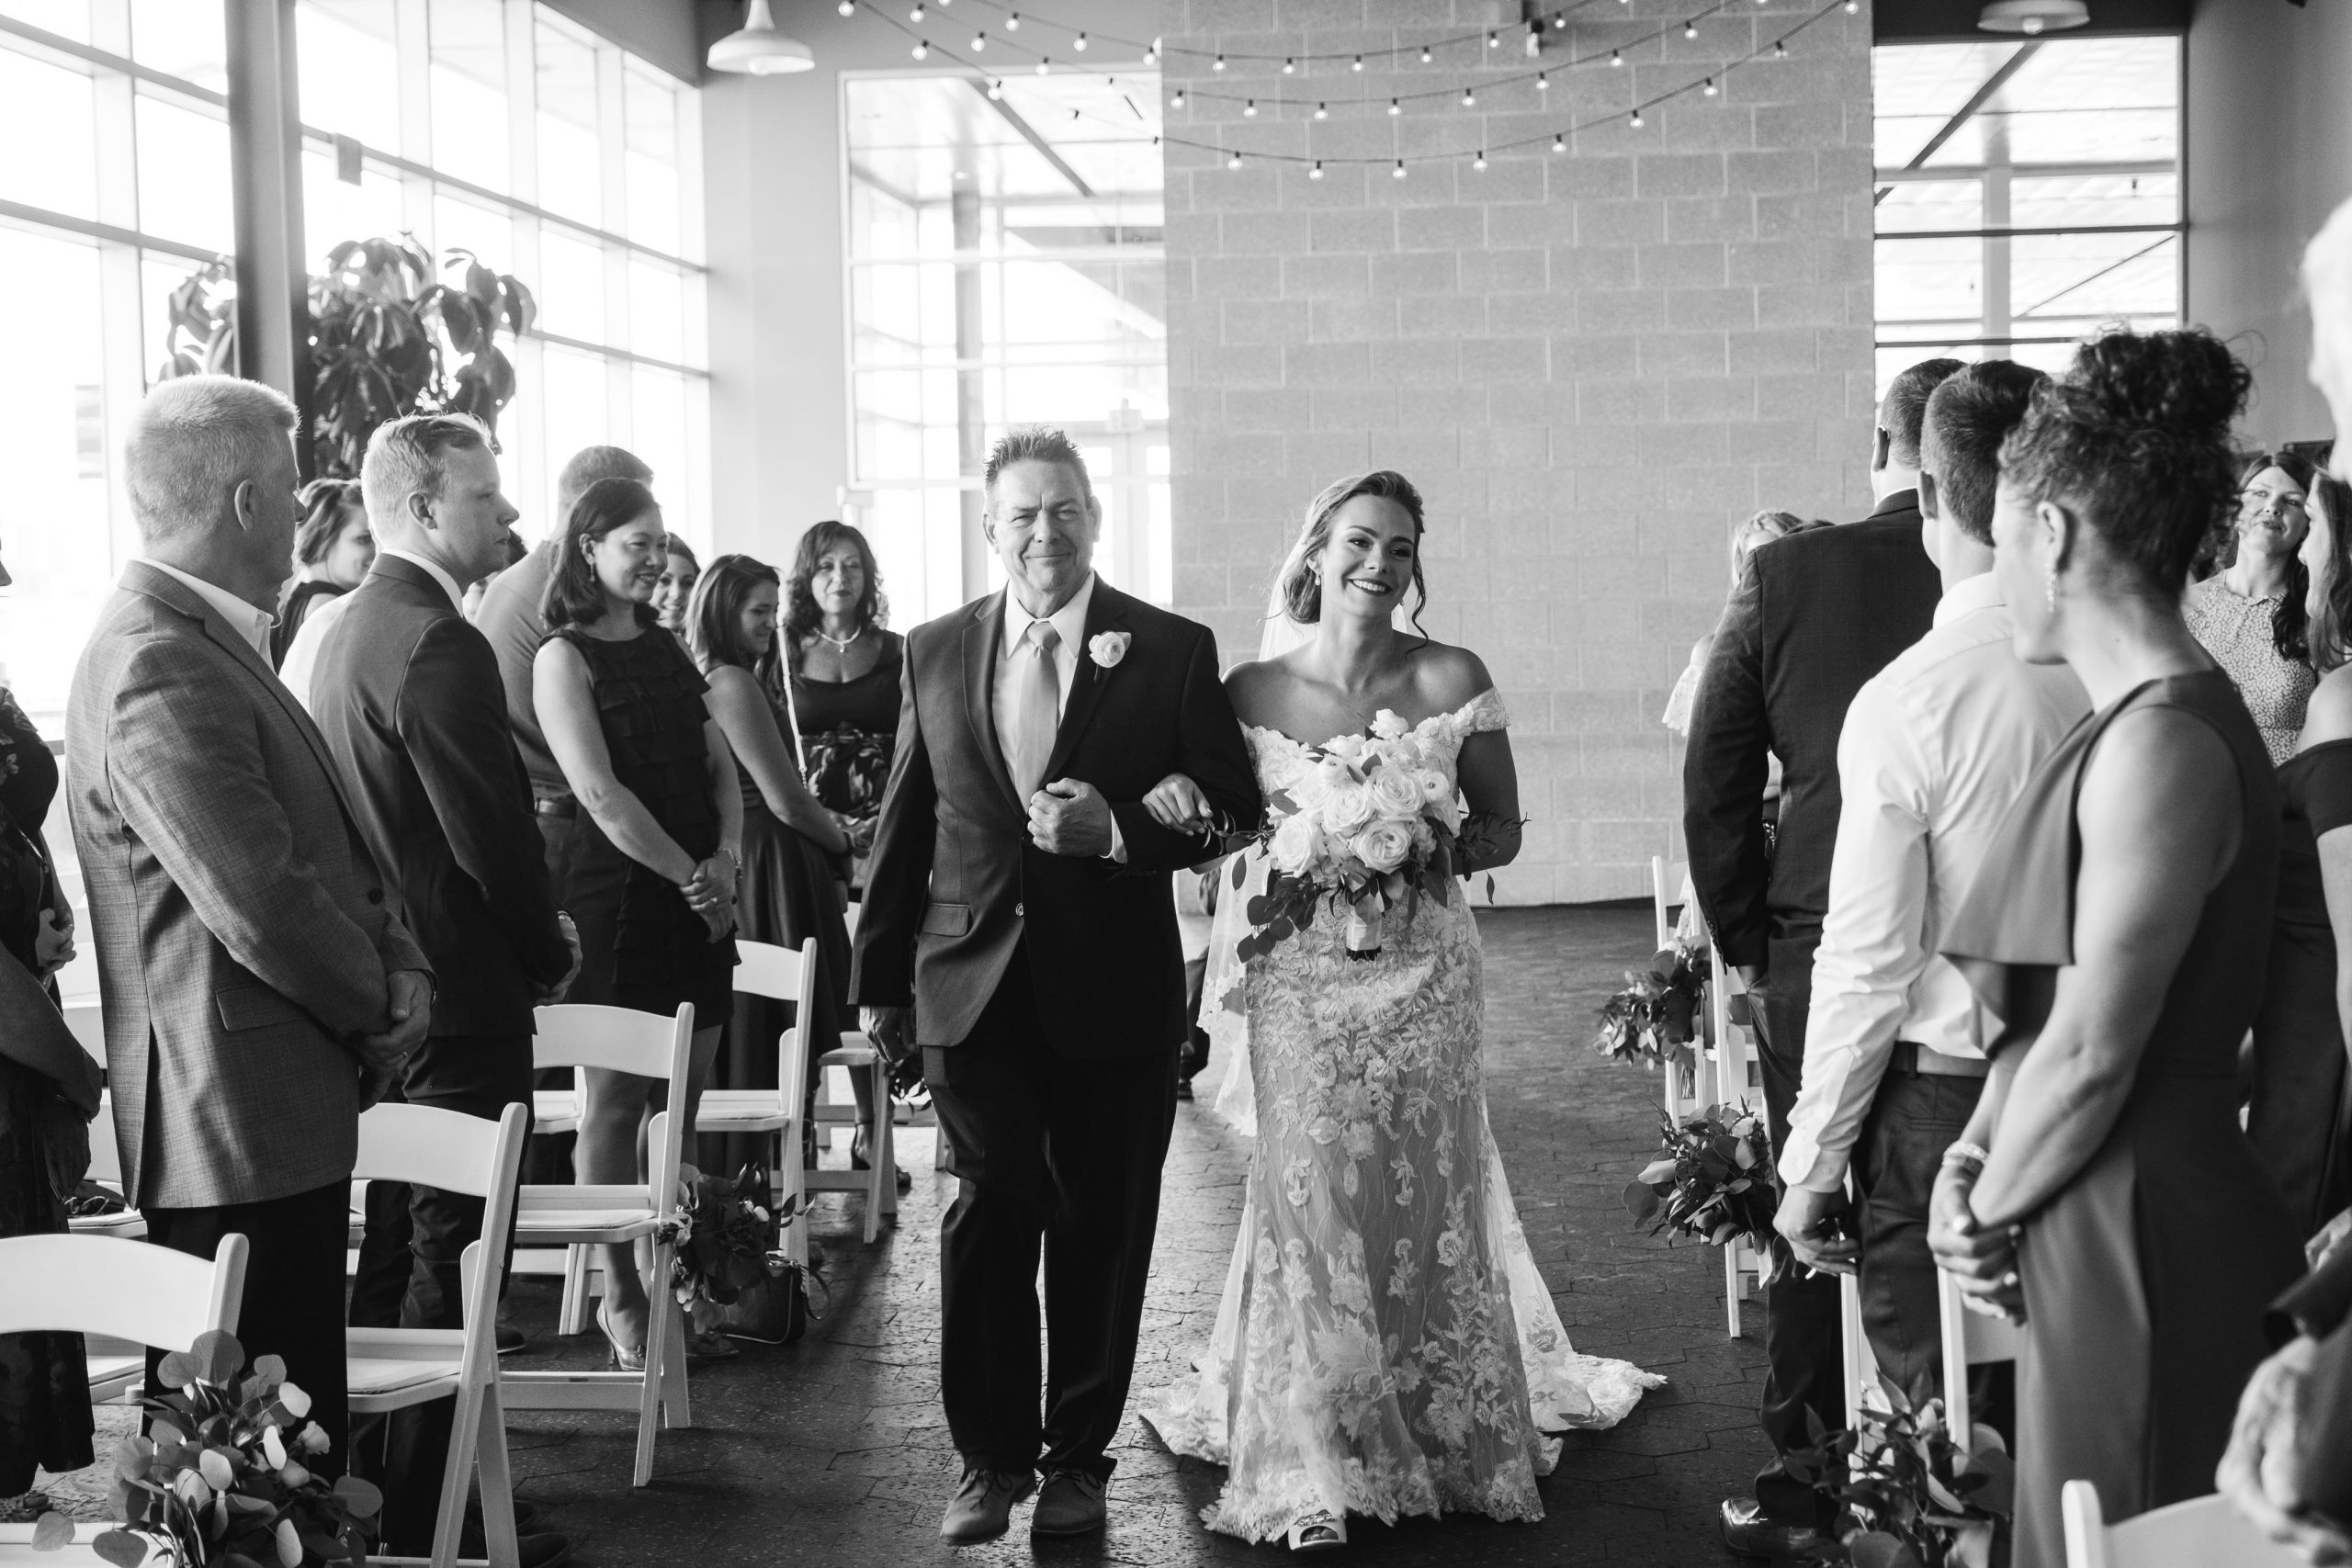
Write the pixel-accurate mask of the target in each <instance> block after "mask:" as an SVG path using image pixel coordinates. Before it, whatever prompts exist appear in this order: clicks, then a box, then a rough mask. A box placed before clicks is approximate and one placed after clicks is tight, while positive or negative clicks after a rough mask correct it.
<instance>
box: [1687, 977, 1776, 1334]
mask: <svg viewBox="0 0 2352 1568" xmlns="http://www.w3.org/2000/svg"><path fill="white" fill-rule="evenodd" d="M1738 985H1739V976H1738V975H1737V974H1736V972H1734V971H1733V970H1732V969H1731V968H1730V967H1729V966H1728V965H1726V964H1724V955H1723V952H1722V950H1721V949H1720V948H1718V947H1717V946H1716V945H1715V944H1714V942H1712V941H1711V942H1708V943H1707V1007H1708V1011H1709V1013H1710V1015H1711V1017H1712V1018H1713V1022H1714V1027H1715V1046H1714V1060H1713V1067H1714V1093H1715V1103H1716V1104H1718V1105H1721V1106H1724V1107H1726V1108H1727V1109H1729V1110H1733V1111H1736V1110H1737V1109H1738V1108H1739V1107H1741V1106H1743V1105H1747V1106H1752V1107H1754V1108H1755V1109H1756V1110H1758V1111H1761V1110H1762V1109H1763V1095H1762V1094H1761V1092H1758V1094H1757V1095H1756V1097H1755V1098H1754V1099H1753V1100H1750V1099H1749V1098H1748V1075H1747V1064H1748V1061H1749V1059H1750V1058H1749V1052H1748V1048H1747V1032H1746V1026H1745V1025H1740V1024H1735V1023H1733V1022H1732V1021H1731V998H1732V995H1733V992H1734V989H1735V987H1738ZM1703 1098H1704V1095H1703V1091H1702V1099H1703ZM1763 1278H1764V1258H1763V1255H1762V1254H1760V1253H1758V1251H1757V1250H1756V1247H1755V1244H1754V1243H1752V1242H1750V1241H1749V1240H1748V1239H1747V1237H1746V1236H1735V1237H1733V1238H1732V1240H1731V1242H1730V1244H1729V1245H1727V1246H1726V1247H1724V1330H1725V1332H1726V1333H1728V1334H1729V1335H1730V1336H1731V1337H1733V1338H1734V1339H1736V1338H1738V1337H1739V1335H1740V1328H1739V1303H1740V1301H1741V1299H1742V1298H1743V1297H1745V1296H1749V1295H1753V1294H1754V1293H1755V1292H1756V1290H1757V1289H1758V1286H1759V1285H1760V1284H1761V1282H1762V1280H1763Z"/></svg>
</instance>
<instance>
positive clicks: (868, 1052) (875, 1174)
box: [809, 904, 947, 1241]
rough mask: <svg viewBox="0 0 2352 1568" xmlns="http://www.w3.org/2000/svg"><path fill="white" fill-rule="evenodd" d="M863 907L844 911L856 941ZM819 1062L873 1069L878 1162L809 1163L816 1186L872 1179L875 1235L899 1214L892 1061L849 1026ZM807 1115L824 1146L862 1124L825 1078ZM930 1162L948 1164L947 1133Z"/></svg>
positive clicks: (848, 1185) (847, 1187)
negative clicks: (852, 1165) (861, 1167)
mask: <svg viewBox="0 0 2352 1568" xmlns="http://www.w3.org/2000/svg"><path fill="white" fill-rule="evenodd" d="M860 908H863V906H862V905H857V904H852V905H851V906H850V907H849V908H846V909H844V910H842V926H843V927H845V928H846V929H847V930H848V931H849V935H850V940H851V941H852V942H855V941H856V940H857V912H858V910H859V909H860ZM817 1066H818V1067H819V1068H820V1070H822V1069H825V1068H831V1067H840V1068H842V1070H843V1071H845V1072H851V1073H866V1074H870V1075H871V1076H872V1077H873V1080H874V1110H875V1116H874V1120H875V1123H876V1125H875V1129H874V1145H875V1147H874V1168H873V1169H872V1170H870V1171H854V1172H851V1173H850V1174H848V1175H846V1176H844V1175H843V1174H842V1172H840V1171H838V1170H831V1171H821V1172H820V1171H819V1170H818V1169H817V1168H816V1167H815V1166H813V1165H812V1166H810V1167H809V1174H810V1175H811V1176H812V1177H821V1178H822V1179H821V1180H812V1181H811V1182H810V1183H809V1190H811V1191H814V1192H826V1191H850V1192H855V1191H860V1190H864V1189H865V1188H866V1187H867V1186H869V1185H871V1186H872V1187H873V1188H874V1189H875V1190H876V1191H878V1192H880V1193H881V1201H880V1202H879V1203H869V1204H868V1205H867V1206H866V1211H865V1212H866V1225H865V1239H866V1240H868V1241H872V1240H873V1239H874V1237H875V1235H876V1234H877V1232H876V1224H875V1217H876V1215H877V1214H895V1213H898V1212H899V1150H898V1137H897V1134H895V1133H894V1132H893V1131H892V1129H893V1128H894V1127H896V1126H897V1124H898V1119H899V1115H900V1114H901V1111H900V1109H899V1106H897V1105H896V1104H894V1103H893V1102H892V1100H891V1099H890V1061H889V1058H888V1057H887V1056H885V1055H882V1048H881V1047H880V1046H878V1045H876V1044H875V1043H874V1042H873V1041H871V1040H869V1039H867V1038H866V1037H865V1031H863V1030H851V1029H844V1030H842V1043H841V1048H840V1049H839V1050H835V1051H828V1052H826V1053H825V1054H824V1055H821V1056H820V1057H818V1058H817ZM809 1121H810V1122H814V1123H815V1124H816V1128H817V1138H818V1142H819V1146H820V1148H821V1147H822V1146H823V1144H824V1141H825V1140H827V1139H829V1138H831V1136H832V1132H831V1129H832V1128H834V1127H840V1126H844V1125H846V1126H851V1127H854V1126H855V1125H856V1124H857V1105H856V1102H855V1101H854V1100H851V1101H849V1102H847V1103H844V1102H842V1101H841V1100H835V1099H833V1098H832V1094H831V1082H830V1081H829V1080H828V1081H822V1082H820V1084H819V1086H818V1089H817V1102H816V1104H815V1105H814V1106H812V1107H811V1108H810V1111H809ZM885 1158H888V1160H889V1162H890V1170H889V1174H888V1179H884V1176H883V1172H882V1162H883V1160H884V1159H885ZM931 1168H932V1169H933V1170H944V1169H946V1168H947V1140H946V1138H945V1137H944V1136H942V1137H941V1138H940V1139H939V1141H938V1143H937V1145H935V1146H934V1147H933V1150H932V1158H931Z"/></svg>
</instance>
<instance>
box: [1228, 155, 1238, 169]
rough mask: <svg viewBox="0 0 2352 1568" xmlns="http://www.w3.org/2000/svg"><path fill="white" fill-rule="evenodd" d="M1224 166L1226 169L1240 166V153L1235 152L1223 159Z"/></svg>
mask: <svg viewBox="0 0 2352 1568" xmlns="http://www.w3.org/2000/svg"><path fill="white" fill-rule="evenodd" d="M1225 166H1226V167H1227V168H1228V169H1238V168H1239V167H1240V166H1241V154H1240V153H1238V152H1236V153H1235V154H1234V155H1233V156H1232V157H1230V158H1227V160H1226V161H1225Z"/></svg>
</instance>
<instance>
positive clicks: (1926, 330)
mask: <svg viewBox="0 0 2352 1568" xmlns="http://www.w3.org/2000/svg"><path fill="white" fill-rule="evenodd" d="M1871 74H1872V77H1873V79H1874V87H1875V90H1876V93H1877V101H1878V112H1877V153H1876V158H1877V165H1878V175H1877V183H1876V187H1875V195H1876V197H1877V225H1876V229H1877V236H1878V238H1877V251H1878V266H1877V273H1878V289H1877V293H1878V380H1879V384H1880V386H1881V387H1882V388H1883V386H1884V385H1885V384H1886V382H1887V380H1888V379H1889V378H1891V377H1892V376H1893V375H1894V372H1896V371H1897V370H1900V369H1901V368H1902V367H1905V366H1906V365H1909V364H1913V363H1915V362H1917V361H1918V360H1920V359H1923V358H1927V357H1928V356H1930V355H1952V356H1953V357H1955V358H1960V359H1971V360H1973V359H1982V358H2011V359H2017V360H2020V361H2023V362H2024V363H2026V364H2030V365H2038V366H2041V367H2044V368H2047V369H2056V368H2059V367H2062V366H2063V365H2064V363H2065V361H2066V358H2067V356H2068V355H2069V354H2070V353H2071V352H2072V345H2073V344H2074V343H2075V341H2076V340H2077V339H2079V338H2081V337H2083V336H2084V335H2085V334H2086V333H2090V332H2092V331H2095V330H2096V329H2098V327H2099V326H2101V325H2104V324H2106V323H2109V322H2113V321H2126V322H2130V323H2131V324H2133V325H2135V326H2139V327H2143V328H2147V327H2169V326H2177V325H2178V324H2179V321H2180V299H2181V280H2180V278H2181V274H2180V269H2181V241H2180V234H2181V209H2180V125H2181V115H2180V79H2181V64H2180V40H2179V39H2177V38H2091V39H2067V38H2063V37H2061V38H2048V39H2025V40H2023V41H2016V42H2010V41H2002V42H1991V41H1988V42H1984V43H1939V44H1892V45H1885V46H1883V47H1881V48H1879V49H1876V50H1873V51H1871Z"/></svg>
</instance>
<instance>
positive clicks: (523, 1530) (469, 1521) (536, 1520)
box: [466, 1497, 547, 1540]
mask: <svg viewBox="0 0 2352 1568" xmlns="http://www.w3.org/2000/svg"><path fill="white" fill-rule="evenodd" d="M546 1518H547V1511H546V1510H545V1509H543V1508H541V1507H540V1506H538V1505H537V1503H534V1502H531V1501H529V1500H527V1499H526V1498H522V1497H517V1498H515V1534H517V1535H533V1534H536V1533H537V1532H538V1531H539V1530H541V1529H545V1528H546V1526H545V1523H544V1521H545V1520H546ZM466 1539H467V1540H480V1539H481V1498H479V1497H469V1498H467V1499H466Z"/></svg>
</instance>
